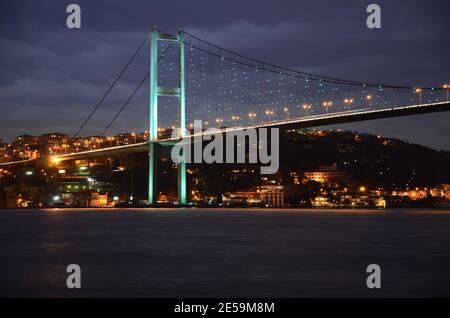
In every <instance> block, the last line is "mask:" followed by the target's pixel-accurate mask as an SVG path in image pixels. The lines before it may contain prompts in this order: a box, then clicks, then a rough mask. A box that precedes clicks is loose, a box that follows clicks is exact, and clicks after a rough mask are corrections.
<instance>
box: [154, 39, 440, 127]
mask: <svg viewBox="0 0 450 318" xmlns="http://www.w3.org/2000/svg"><path fill="white" fill-rule="evenodd" d="M184 34H185V37H184V43H185V46H186V56H185V58H186V70H185V71H186V125H187V127H188V128H189V127H192V126H193V121H194V120H202V121H203V125H204V127H205V126H206V127H217V128H223V127H235V126H244V127H248V126H255V125H264V124H267V123H276V122H280V123H282V122H284V121H286V120H293V119H295V118H305V117H314V116H318V115H327V114H329V115H333V114H340V113H349V112H360V111H364V110H377V109H387V108H393V107H399V106H407V105H421V104H428V103H436V102H443V101H447V100H448V89H449V87H448V85H444V86H441V87H436V88H434V87H405V86H394V85H384V84H379V83H364V82H356V81H348V80H342V79H336V78H330V77H325V76H318V75H314V74H308V73H304V72H300V71H296V70H293V69H288V68H286V67H280V66H276V65H273V64H269V63H265V62H262V61H259V60H256V59H253V58H250V57H246V56H243V55H241V54H238V53H234V52H232V51H229V50H226V49H223V48H221V47H218V46H217V45H214V44H212V43H209V42H206V41H204V40H202V39H200V38H198V37H196V36H193V35H191V34H189V33H186V32H184ZM168 45H170V44H166V43H164V42H163V41H162V43H161V44H160V48H159V51H160V52H161V59H160V62H159V64H158V72H159V80H160V82H159V85H161V86H174V85H175V84H174V83H175V82H176V81H177V77H176V76H177V74H178V73H177V72H176V68H177V58H178V51H177V50H176V48H175V47H173V48H171V49H169V50H167V46H168ZM165 50H166V51H165ZM163 52H164V53H163ZM176 109H177V107H176V105H175V104H174V103H173V100H171V98H162V99H161V100H160V101H159V111H160V115H159V116H160V118H159V120H160V125H161V126H162V127H164V126H165V127H179V117H177V116H175V114H176V112H174V110H176ZM161 129H162V128H161Z"/></svg>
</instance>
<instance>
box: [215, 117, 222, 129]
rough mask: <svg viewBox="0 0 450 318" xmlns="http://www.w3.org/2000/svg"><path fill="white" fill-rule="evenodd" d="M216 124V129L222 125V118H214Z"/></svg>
mask: <svg viewBox="0 0 450 318" xmlns="http://www.w3.org/2000/svg"><path fill="white" fill-rule="evenodd" d="M216 123H217V125H218V127H219V128H220V124H221V123H223V119H222V118H216Z"/></svg>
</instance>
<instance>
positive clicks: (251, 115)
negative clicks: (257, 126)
mask: <svg viewBox="0 0 450 318" xmlns="http://www.w3.org/2000/svg"><path fill="white" fill-rule="evenodd" d="M255 117H256V113H248V118H250V120H251V121H252V126H253V120H254V119H255Z"/></svg>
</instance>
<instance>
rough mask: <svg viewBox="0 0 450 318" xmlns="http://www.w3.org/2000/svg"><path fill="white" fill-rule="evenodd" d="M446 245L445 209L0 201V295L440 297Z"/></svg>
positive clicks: (446, 283) (449, 278)
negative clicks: (8, 204)
mask: <svg viewBox="0 0 450 318" xmlns="http://www.w3.org/2000/svg"><path fill="white" fill-rule="evenodd" d="M449 247H450V211H435V210H429V211H428V210H384V211H381V210H372V211H364V210H274V209H247V210H231V209H229V210H228V209H207V210H203V209H186V210H175V209H158V210H152V209H149V210H138V209H127V210H107V209H105V210H76V209H67V210H66V209H63V210H61V209H59V210H20V211H19V210H0V248H1V254H0V296H3V297H4V296H8V297H24V296H30V297H53V296H59V297H81V296H83V297H92V296H96V297H106V296H111V297H346V296H356V297H392V296H394V297H409V296H414V297H415V296H423V297H432V296H450V248H449ZM71 263H75V264H79V265H80V266H81V270H82V288H81V289H79V290H68V289H67V287H66V285H65V284H66V275H67V274H66V272H65V270H66V266H67V265H68V264H71ZM371 263H376V264H379V265H380V266H381V269H382V276H381V278H382V288H381V289H379V290H369V289H367V287H366V283H365V281H366V277H367V274H366V272H365V270H366V266H367V265H368V264H371Z"/></svg>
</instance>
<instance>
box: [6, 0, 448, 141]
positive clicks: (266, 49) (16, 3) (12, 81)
mask: <svg viewBox="0 0 450 318" xmlns="http://www.w3.org/2000/svg"><path fill="white" fill-rule="evenodd" d="M70 3H77V4H79V5H80V6H81V9H82V29H81V30H69V29H67V28H66V25H65V20H66V16H67V14H66V13H65V8H66V6H67V5H68V4H70ZM370 3H377V4H379V5H380V6H381V9H382V28H381V30H369V29H368V28H367V27H366V26H365V20H366V17H367V14H366V12H365V11H366V7H367V5H368V4H370ZM449 13H450V2H449V1H448V0H442V1H440V0H427V1H425V0H410V1H406V0H403V1H399V0H395V1H394V0H390V1H385V0H383V1H382V0H371V1H357V0H339V1H335V0H334V1H331V0H329V1H323V0H314V1H303V0H296V1H286V0H276V1H275V0H272V1H265V0H257V1H253V0H201V1H197V0H190V1H186V0H184V1H181V0H180V1H174V0H164V1H159V0H146V1H131V0H128V1H124V0H121V1H113V0H108V1H106V0H104V1H99V0H95V1H94V0H88V1H81V0H72V1H64V0H43V1H38V0H35V1H30V0H27V1H24V0H0V138H3V139H4V140H6V141H11V140H12V139H13V138H14V137H15V136H17V135H20V134H24V133H28V134H42V133H46V132H49V131H60V132H66V133H69V134H72V133H73V132H74V131H75V130H76V129H77V128H78V126H79V125H80V123H81V122H82V121H83V119H84V118H85V116H86V115H87V114H88V113H89V111H90V110H91V109H92V107H93V106H94V105H95V104H96V102H97V101H98V99H99V98H100V97H101V96H102V94H103V93H104V92H105V90H106V89H107V87H108V86H109V85H110V84H111V82H112V81H113V80H114V78H115V76H116V75H117V73H118V72H119V71H120V69H121V68H122V66H123V65H124V64H125V63H126V62H127V60H128V59H129V57H130V56H131V54H132V53H133V52H134V50H135V49H136V47H137V45H138V44H139V43H140V42H141V41H142V39H143V37H144V36H145V34H146V32H148V31H149V30H150V28H151V26H153V25H156V26H158V27H159V28H160V29H163V30H167V31H170V32H172V31H176V29H177V28H178V26H179V25H182V26H183V28H184V29H185V30H187V31H190V32H191V33H193V34H196V35H198V36H200V37H202V38H205V39H207V40H210V41H212V42H214V43H218V44H220V45H221V46H223V47H226V48H229V49H232V50H235V51H238V52H242V53H244V54H246V55H248V56H254V57H256V58H259V59H262V60H265V61H268V62H272V63H275V64H281V65H285V66H289V67H291V68H296V69H299V70H303V71H307V72H311V73H316V74H322V75H328V76H334V77H339V78H346V79H352V80H360V81H371V82H383V83H394V84H404V85H411V86H437V85H442V84H443V83H445V82H449V81H450V63H449V57H450V44H449V34H450V33H449V31H450V28H449V27H450V19H449V18H448V16H449ZM147 52H148V51H147ZM147 52H145V51H144V53H142V54H140V55H139V56H138V58H137V61H136V63H135V64H133V66H132V67H131V69H130V72H129V73H127V74H126V76H124V78H123V80H122V81H121V82H120V85H118V87H117V88H116V89H115V91H114V93H113V94H111V96H109V97H108V99H107V101H106V102H105V104H104V105H103V106H102V109H101V111H100V112H99V113H98V114H97V115H96V116H95V117H94V118H93V120H92V122H91V123H90V124H89V125H88V126H87V127H86V130H84V131H83V135H88V134H98V133H99V132H100V131H101V130H102V129H101V128H102V127H104V126H105V124H106V123H107V122H108V121H109V120H110V119H111V117H112V116H113V115H114V113H115V111H116V110H117V109H118V108H120V105H121V103H122V102H123V101H124V100H125V99H126V97H127V96H128V95H129V93H130V91H131V90H132V89H134V87H135V85H136V83H137V82H138V81H139V80H140V79H141V78H142V74H145V72H146V71H147V70H148V56H147ZM146 94H147V91H146V90H142V91H141V92H140V93H139V94H138V96H136V99H135V100H134V101H133V102H132V103H131V104H130V106H129V108H128V110H127V112H126V113H124V114H123V115H122V116H121V117H120V119H119V120H118V121H116V122H115V124H114V126H113V127H112V131H111V132H112V133H113V132H120V131H124V130H127V131H143V130H145V129H146V123H147V121H146V116H147V114H148V112H147V105H148V102H147V95H146ZM449 122H450V112H449V113H438V114H429V115H420V116H412V117H403V118H397V119H386V120H378V121H370V122H363V123H358V124H352V125H346V126H343V127H345V128H350V129H356V130H359V131H366V132H372V133H377V134H382V135H385V136H391V137H398V138H402V139H406V140H410V141H412V142H416V143H420V144H424V145H428V146H431V147H434V148H437V149H447V150H450V125H449Z"/></svg>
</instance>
